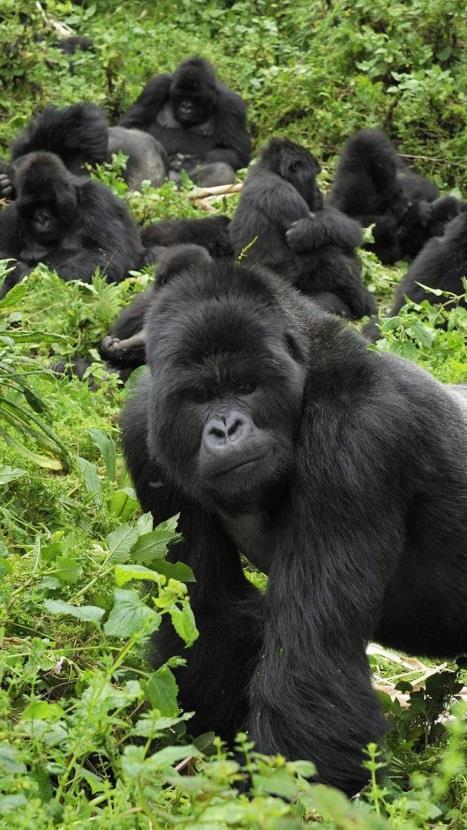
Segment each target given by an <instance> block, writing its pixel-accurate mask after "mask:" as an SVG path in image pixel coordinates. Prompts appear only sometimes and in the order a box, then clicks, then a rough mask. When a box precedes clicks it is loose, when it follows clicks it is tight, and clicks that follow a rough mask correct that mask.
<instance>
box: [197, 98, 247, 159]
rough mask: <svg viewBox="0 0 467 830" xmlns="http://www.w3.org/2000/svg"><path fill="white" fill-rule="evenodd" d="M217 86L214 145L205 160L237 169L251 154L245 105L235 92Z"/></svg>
mask: <svg viewBox="0 0 467 830" xmlns="http://www.w3.org/2000/svg"><path fill="white" fill-rule="evenodd" d="M218 86H219V97H218V101H217V112H216V146H215V147H214V148H213V149H212V150H209V151H208V152H207V153H206V155H205V157H204V161H205V162H209V163H210V162H216V161H223V162H225V163H226V164H229V165H230V166H231V167H233V169H234V170H238V169H239V168H240V167H246V166H247V164H248V163H249V161H250V156H251V140H250V136H249V133H248V130H247V124H246V105H245V103H244V101H242V99H241V98H240V96H239V95H237V94H236V93H235V92H232V91H231V90H229V89H226V88H225V87H223V86H222V85H221V84H219V85H218Z"/></svg>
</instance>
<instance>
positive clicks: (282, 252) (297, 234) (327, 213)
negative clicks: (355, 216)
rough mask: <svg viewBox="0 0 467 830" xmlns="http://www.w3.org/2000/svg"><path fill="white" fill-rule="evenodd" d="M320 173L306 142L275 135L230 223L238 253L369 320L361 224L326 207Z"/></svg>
mask: <svg viewBox="0 0 467 830" xmlns="http://www.w3.org/2000/svg"><path fill="white" fill-rule="evenodd" d="M319 170H320V167H319V164H318V162H317V161H316V159H315V158H314V156H312V155H311V153H309V152H308V150H306V149H305V148H304V147H301V146H300V145H299V144H295V143H294V142H293V141H289V140H288V139H287V138H273V139H271V141H270V142H269V143H268V145H267V146H266V147H265V148H264V149H263V151H262V153H261V156H260V158H259V161H258V162H257V163H256V164H255V165H254V166H253V167H252V168H251V170H250V172H249V173H248V176H247V179H246V182H245V185H244V187H243V189H242V191H241V194H240V200H239V203H238V207H237V210H236V212H235V215H234V217H233V219H232V221H231V223H230V236H231V239H232V244H233V248H234V253H235V255H236V256H239V255H241V257H242V258H245V260H246V261H248V262H255V263H259V264H261V265H265V266H267V267H269V268H272V269H273V270H274V271H276V272H277V273H278V274H280V275H281V276H282V277H284V278H285V279H286V280H288V281H289V282H291V283H293V284H294V285H295V286H297V288H299V289H300V290H301V291H303V292H304V293H305V294H309V295H311V296H312V297H313V299H314V300H315V301H316V302H317V303H319V304H322V305H323V306H324V308H325V309H326V310H328V311H332V312H334V313H337V314H340V315H341V316H344V317H348V318H357V317H363V316H364V315H366V314H372V313H373V311H374V310H375V308H376V306H375V302H374V299H373V297H372V296H371V294H370V293H369V292H368V291H367V290H366V288H365V287H364V286H363V284H362V281H361V276H360V263H359V260H358V258H357V256H356V254H355V248H356V247H357V246H358V245H360V244H361V241H362V235H361V229H360V227H359V225H358V224H357V222H354V221H353V220H351V219H349V218H348V217H347V216H345V215H344V214H343V213H340V212H339V211H338V210H335V209H334V208H323V197H322V195H321V192H320V190H319V187H318V185H317V183H316V175H317V174H318V173H319Z"/></svg>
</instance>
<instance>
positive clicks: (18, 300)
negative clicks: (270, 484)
mask: <svg viewBox="0 0 467 830" xmlns="http://www.w3.org/2000/svg"><path fill="white" fill-rule="evenodd" d="M0 24H1V25H0V79H1V81H2V89H3V94H2V97H1V101H0V112H1V123H0V146H1V148H2V149H3V150H4V151H5V153H6V150H7V147H8V143H9V141H10V140H11V139H12V137H13V136H14V135H15V134H16V133H17V132H18V131H19V130H20V129H21V128H22V126H23V125H24V124H25V123H26V121H27V120H28V119H29V117H30V116H31V114H32V112H33V111H34V110H35V109H36V108H37V107H38V106H40V105H43V104H46V103H55V104H57V105H65V104H68V103H72V102H76V101H79V100H83V99H86V100H92V101H95V102H97V103H98V104H100V105H102V106H103V107H104V108H105V110H106V111H107V113H108V116H109V119H110V120H111V121H112V122H115V121H116V120H117V118H118V116H119V114H120V113H121V112H122V111H123V110H124V109H125V108H126V107H127V106H128V104H129V103H130V102H131V101H132V100H134V98H135V96H136V94H137V93H138V92H139V90H140V89H141V87H142V85H143V82H144V81H145V80H146V79H147V78H148V77H149V76H150V75H151V74H153V73H155V72H159V71H165V70H171V69H173V67H174V66H175V65H176V64H177V63H178V62H179V61H180V60H182V59H183V58H185V57H187V56H190V55H192V54H195V53H198V54H202V55H204V56H205V57H207V58H209V59H210V60H212V61H213V63H214V64H215V66H216V67H217V69H218V72H219V75H220V77H221V78H222V79H223V80H224V81H225V82H226V83H227V84H228V85H229V86H231V87H232V88H233V89H236V90H238V91H239V92H240V93H241V94H242V95H243V96H244V97H245V99H246V100H247V102H248V104H249V113H250V122H251V128H252V132H253V135H254V139H255V143H256V146H260V145H261V143H262V142H263V141H264V140H266V139H267V138H268V137H269V136H271V135H273V134H275V135H288V136H289V137H291V138H293V139H295V140H298V141H301V142H303V143H304V144H305V145H306V146H307V147H308V148H309V149H311V150H312V151H313V152H314V153H315V154H316V155H317V157H318V158H319V159H320V160H321V161H322V163H323V168H324V169H323V174H322V177H323V184H324V185H325V184H326V182H329V181H330V179H331V178H332V172H333V169H334V166H335V162H336V157H337V153H338V151H339V149H340V148H341V146H342V144H343V141H344V139H345V138H346V137H347V136H348V135H350V134H351V133H352V132H354V131H355V130H356V129H359V128H360V127H363V126H378V127H382V128H384V129H385V130H386V131H387V132H388V133H389V135H390V136H391V138H393V139H395V140H397V141H398V143H399V147H400V148H401V149H402V150H403V151H404V153H406V154H407V155H408V157H409V160H410V161H411V162H412V163H413V164H414V166H416V168H417V169H418V170H419V171H420V172H422V173H425V174H426V175H428V176H429V177H431V178H432V179H433V180H434V181H435V182H436V183H437V184H438V185H439V186H440V187H441V188H442V190H443V191H444V192H452V193H454V194H457V195H459V193H462V191H464V194H465V189H466V185H467V180H466V167H465V158H466V155H467V106H466V103H467V102H466V94H467V93H466V89H467V53H466V50H465V38H466V18H465V7H464V2H463V1H462V0H431V2H428V0H410V2H404V3H402V2H393V3H391V4H388V3H387V2H386V0H371V2H370V0H354V2H346V0H337V2H318V1H316V2H314V1H313V2H307V0H295V2H293V3H292V2H289V0H281V2H267V0H256V2H252V0H238V2H234V3H233V4H232V3H224V2H222V0H207V2H205V1H204V0H202V1H201V0H199V2H197V0H181V2H179V3H177V4H173V3H169V2H167V1H166V0H160V2H158V3H154V4H152V3H139V2H134V0H128V1H127V2H126V3H125V4H124V5H123V4H122V5H117V4H115V3H111V2H107V0H102V2H99V3H91V2H86V0H85V1H84V2H83V3H81V4H77V5H74V4H72V3H70V2H54V0H50V1H49V2H47V3H45V2H42V3H36V2H32V0H24V2H18V1H17V0H3V2H2V3H1V5H0ZM66 27H69V28H70V30H72V31H73V32H74V33H76V34H83V35H84V34H86V35H89V36H90V37H91V38H92V40H93V42H94V51H93V52H83V53H78V54H77V55H75V56H74V57H73V58H72V60H71V61H70V58H69V57H67V56H66V55H63V54H62V53H61V52H59V51H58V50H57V49H56V48H55V47H54V43H55V42H56V41H57V38H58V37H59V35H60V34H63V33H64V32H65V31H66ZM120 168H121V165H120ZM118 170H119V163H118V160H117V162H116V163H115V164H114V166H113V168H112V169H102V170H101V171H100V172H99V176H100V177H101V179H102V180H103V181H105V182H106V183H107V184H110V185H111V186H112V187H113V189H114V190H115V192H116V193H117V194H118V195H120V196H121V197H122V198H123V199H125V200H126V201H127V202H128V204H129V206H130V209H131V210H132V212H133V214H134V216H135V217H136V219H137V220H138V221H139V222H140V223H143V224H144V223H148V222H150V221H155V220H156V219H158V218H165V217H177V216H180V217H181V216H196V215H203V214H201V213H200V211H201V208H200V207H199V206H198V205H197V203H196V201H194V200H193V192H192V189H191V186H190V184H189V183H188V184H187V185H186V187H185V188H184V189H182V190H180V191H176V190H175V188H174V186H173V185H172V184H166V185H164V186H163V187H162V188H160V189H159V190H154V189H151V188H149V187H148V188H146V187H143V188H142V192H141V193H131V194H129V193H127V191H126V185H125V184H124V182H123V181H122V179H121V178H120V177H119V175H118ZM235 198H236V197H229V198H228V199H220V200H219V201H218V202H217V203H216V204H214V208H215V209H217V210H219V211H223V212H225V211H226V212H232V210H233V208H234V202H235ZM362 259H363V266H364V278H365V281H366V284H367V285H368V286H369V288H370V290H371V291H373V292H374V293H375V294H376V295H377V297H378V300H379V301H380V304H381V306H382V307H387V306H389V305H390V300H391V296H392V289H393V286H394V284H395V282H396V281H397V280H398V279H400V277H401V275H402V274H403V273H404V270H405V266H398V267H394V268H388V267H383V266H382V265H381V264H380V263H378V262H377V260H376V259H375V258H374V257H373V256H372V255H371V254H369V253H364V254H362ZM6 268H7V263H4V264H3V265H2V266H0V277H1V276H4V274H5V273H6ZM149 280H150V276H149V274H147V273H140V274H135V275H133V276H132V277H131V278H130V279H128V280H126V281H125V282H124V283H122V284H120V285H118V286H115V285H107V284H106V283H105V282H104V280H103V279H102V278H101V277H100V276H99V275H96V277H95V278H94V280H93V283H92V284H91V285H84V284H80V283H69V284H65V283H64V282H62V281H61V280H60V279H59V278H58V277H57V276H56V275H54V274H52V273H50V272H48V271H47V270H46V269H44V268H41V267H39V268H38V269H36V271H35V272H34V274H33V275H31V276H30V277H29V278H28V280H27V281H26V282H25V283H24V284H22V285H18V286H16V287H15V288H14V289H13V290H12V291H11V292H10V293H9V294H8V295H7V296H6V297H5V298H4V299H3V300H2V301H1V302H0V438H1V441H0V488H1V502H0V575H1V580H0V638H1V651H0V828H15V829H16V828H18V830H19V828H21V829H22V830H30V828H34V829H35V830H46V829H47V828H53V827H63V828H66V830H68V829H70V830H71V828H91V827H96V828H99V830H104V828H109V830H110V829H112V830H114V829H115V828H118V830H123V829H124V828H172V827H181V828H192V827H196V828H199V829H200V830H221V828H245V830H250V828H252V829H253V830H255V828H261V830H294V828H300V827H305V826H313V825H315V824H316V825H318V826H320V827H323V828H326V830H389V829H391V830H399V829H400V830H402V829H403V830H416V828H432V829H433V830H440V829H441V828H449V830H465V827H466V824H467V694H466V692H465V688H464V684H466V683H467V672H466V670H465V665H464V666H463V665H462V661H461V660H459V661H458V664H454V663H452V664H446V663H443V664H436V663H427V661H423V660H417V659H414V658H408V657H406V656H405V655H399V654H396V653H391V652H387V651H385V650H383V649H381V648H379V647H378V646H371V647H370V655H369V659H370V661H371V665H372V668H373V671H374V679H375V684H376V686H377V688H378V690H379V693H380V695H381V700H382V704H383V706H384V708H385V711H386V712H387V717H388V722H389V727H390V729H389V733H388V738H387V741H386V745H385V747H384V748H383V749H382V750H381V751H380V750H379V749H377V748H376V747H374V746H370V747H369V748H368V761H367V764H368V768H369V770H370V773H371V776H370V779H371V780H370V784H369V786H368V788H367V790H366V791H365V792H363V793H362V794H361V795H360V796H359V797H358V798H357V799H355V800H354V801H352V802H350V801H348V800H347V799H346V798H345V797H344V796H343V795H342V794H340V793H338V792H336V791H334V790H332V789H330V788H327V787H324V786H322V785H314V784H312V783H310V781H309V778H310V776H311V775H312V772H313V770H312V765H311V764H310V763H309V762H305V761H303V762H294V763H288V762H286V761H285V759H284V758H281V757H273V758H269V757H265V756H261V755H258V754H256V753H255V751H254V747H252V746H251V744H250V743H249V741H248V738H247V736H245V735H239V737H238V748H237V752H236V753H235V754H228V753H227V751H226V748H225V747H224V746H223V745H222V743H221V742H220V741H219V739H218V738H216V737H215V736H214V735H212V734H206V735H203V736H200V737H198V738H196V740H193V739H192V737H191V735H190V715H189V713H183V712H181V711H180V710H179V707H178V705H177V686H176V681H175V678H174V675H173V673H172V669H173V668H174V667H175V666H177V665H179V663H180V660H182V659H183V657H184V655H183V651H182V653H181V654H179V655H174V656H173V658H172V659H171V660H170V661H169V663H168V664H167V665H166V666H164V667H162V668H161V669H159V670H158V671H154V670H152V669H151V667H150V665H149V664H148V662H147V659H146V646H147V639H148V636H149V635H150V634H151V632H153V631H155V630H157V628H158V627H159V626H160V624H161V620H162V618H163V616H164V615H169V616H170V617H171V619H172V622H173V624H174V626H175V627H176V630H177V631H178V632H179V634H180V636H181V637H182V639H183V641H184V642H185V643H186V645H187V646H188V645H190V644H191V643H192V642H193V641H194V640H195V638H196V637H197V631H196V620H195V619H194V618H193V614H192V612H191V609H190V606H189V602H188V599H187V587H186V586H187V583H189V581H190V580H191V579H192V578H193V575H192V573H191V571H190V569H189V568H188V567H187V566H186V565H184V564H183V563H181V562H180V563H175V564H172V563H168V562H167V561H166V559H165V554H166V550H167V544H168V542H169V541H171V540H173V539H174V538H176V536H177V530H176V518H174V519H173V520H171V521H169V522H166V523H165V524H164V525H161V526H159V527H157V528H155V529H154V528H153V527H152V522H151V517H150V516H149V515H141V511H140V509H139V505H138V503H137V501H136V499H135V495H134V492H133V490H132V487H131V482H130V481H129V478H128V475H127V473H126V471H125V469H124V465H123V461H122V454H121V450H120V443H119V426H118V422H119V412H120V410H121V407H122V404H123V403H124V401H125V399H126V397H127V396H128V395H129V394H131V389H132V386H133V384H134V377H135V375H133V376H132V378H131V379H130V381H129V382H128V383H127V385H126V387H122V386H121V385H120V383H119V381H118V378H117V376H116V375H114V374H109V373H108V372H107V371H106V369H105V366H104V365H103V364H102V362H101V361H100V359H99V356H98V353H97V351H96V344H97V342H98V341H99V339H100V338H101V336H102V335H103V334H105V333H106V332H107V330H108V328H109V325H110V324H111V322H112V321H113V319H114V317H115V316H116V314H117V313H118V311H119V310H120V309H121V308H122V307H123V306H124V305H125V304H126V303H127V302H128V301H129V299H130V298H131V297H132V295H133V294H134V293H135V292H136V291H139V290H142V289H143V288H144V287H145V286H146V285H147V284H148V281H149ZM447 299H448V298H446V300H447ZM382 334H383V337H382V339H381V340H380V341H379V343H378V344H377V346H376V348H378V349H384V350H390V351H395V352H398V353H399V354H403V355H404V356H406V357H408V358H410V359H412V360H415V361H416V362H417V363H419V364H420V365H422V366H423V367H425V368H426V369H428V370H429V371H431V372H433V374H434V375H435V376H436V377H438V378H439V379H440V380H442V381H444V382H450V383H467V337H466V334H467V311H466V310H465V309H464V308H462V307H461V306H459V305H458V304H455V305H454V307H453V308H452V310H450V311H448V310H447V309H446V308H445V307H444V306H443V305H438V306H436V307H433V306H430V304H429V303H427V302H424V303H423V304H422V305H421V306H414V305H412V306H410V307H407V308H405V309H404V310H403V311H402V313H401V315H400V316H399V317H398V318H395V319H388V320H387V321H386V322H385V323H384V327H383V332H382ZM74 354H80V355H83V356H87V357H89V356H91V357H92V358H93V361H94V362H93V364H92V366H91V369H90V370H89V372H88V378H87V382H81V381H79V380H77V379H76V378H73V377H57V375H55V374H53V373H52V371H51V369H50V367H51V365H52V364H53V363H54V362H56V361H58V360H60V359H63V358H65V359H66V358H69V357H70V356H71V355H74ZM137 371H141V370H137ZM135 374H136V373H135ZM248 573H249V576H250V578H251V579H252V580H254V581H256V582H257V583H258V584H263V583H264V580H265V578H264V577H263V576H262V575H261V574H258V573H255V572H253V571H251V570H249V572H248ZM148 586H149V588H148ZM291 602H293V598H291ZM380 769H384V770H385V776H384V777H383V778H382V779H380V778H379V770H380ZM246 776H248V778H249V780H250V783H251V788H250V789H249V790H248V789H247V788H246V787H245V786H244V783H242V782H244V781H245V778H246Z"/></svg>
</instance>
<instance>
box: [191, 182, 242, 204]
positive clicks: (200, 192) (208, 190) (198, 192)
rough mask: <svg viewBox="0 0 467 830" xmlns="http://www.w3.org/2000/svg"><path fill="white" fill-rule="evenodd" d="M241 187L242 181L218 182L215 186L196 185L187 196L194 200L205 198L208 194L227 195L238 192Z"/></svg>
mask: <svg viewBox="0 0 467 830" xmlns="http://www.w3.org/2000/svg"><path fill="white" fill-rule="evenodd" d="M242 187H243V184H242V182H237V183H235V184H218V185H216V186H215V187H198V188H195V189H194V190H192V191H191V193H189V194H188V198H189V199H192V200H193V201H194V202H196V201H197V200H198V199H207V198H209V196H228V195H229V193H239V192H240V190H241V189H242Z"/></svg>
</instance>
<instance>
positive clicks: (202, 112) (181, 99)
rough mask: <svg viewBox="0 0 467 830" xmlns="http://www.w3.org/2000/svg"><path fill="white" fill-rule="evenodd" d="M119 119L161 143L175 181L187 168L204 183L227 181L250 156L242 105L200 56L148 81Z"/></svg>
mask: <svg viewBox="0 0 467 830" xmlns="http://www.w3.org/2000/svg"><path fill="white" fill-rule="evenodd" d="M120 123H121V125H122V126H123V127H131V128H136V129H138V130H145V131H146V132H148V133H150V134H151V135H153V136H154V138H157V140H158V141H160V142H161V144H162V145H163V146H164V147H165V149H166V151H167V153H168V156H169V160H170V169H171V178H174V179H175V180H177V179H178V178H179V177H180V172H181V171H182V170H186V171H187V172H188V173H189V175H190V176H191V178H192V179H193V181H194V182H196V184H199V185H203V186H205V187H209V186H211V185H216V184H230V183H231V182H233V181H235V170H238V169H239V168H240V167H246V166H247V164H248V162H249V160H250V152H251V142H250V136H249V134H248V130H247V126H246V104H245V103H244V101H243V100H242V98H240V96H239V95H237V93H236V92H232V90H230V89H227V87H225V86H224V85H223V84H221V83H220V81H218V80H217V78H216V74H215V72H214V68H213V67H212V66H211V64H210V63H209V62H208V61H207V60H204V59H203V58H197V57H193V58H189V59H188V60H186V61H183V63H181V64H180V66H178V67H177V69H176V70H175V72H174V73H173V74H172V75H169V74H164V75H156V76H155V77H154V78H152V79H151V80H150V81H148V83H147V84H146V86H145V87H144V89H143V91H142V93H141V95H140V96H139V98H138V99H137V101H135V103H134V104H133V105H132V106H131V107H130V109H129V110H128V112H127V113H126V114H125V115H124V116H123V118H122V119H121V122H120Z"/></svg>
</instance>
